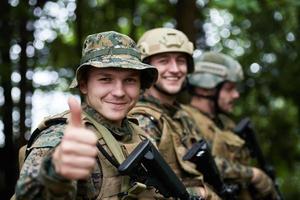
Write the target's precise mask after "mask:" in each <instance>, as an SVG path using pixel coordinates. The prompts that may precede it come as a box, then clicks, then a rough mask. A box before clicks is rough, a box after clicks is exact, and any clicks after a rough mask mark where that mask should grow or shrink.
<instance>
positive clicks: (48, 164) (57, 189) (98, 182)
mask: <svg viewBox="0 0 300 200" xmlns="http://www.w3.org/2000/svg"><path fill="white" fill-rule="evenodd" d="M83 110H84V111H85V112H86V113H88V114H89V116H92V117H93V118H94V119H95V120H96V121H97V122H99V123H100V124H102V125H103V126H104V127H106V128H107V129H108V130H109V131H110V132H111V133H112V134H113V136H114V137H115V138H116V139H117V141H118V142H126V141H128V142H130V141H131V138H132V136H133V134H134V133H133V129H132V128H131V126H130V123H129V121H128V120H127V119H124V121H123V124H122V127H121V128H119V127H116V126H114V125H112V124H111V123H109V122H107V121H105V120H104V119H103V117H102V116H100V115H99V114H98V113H97V112H96V111H95V110H94V109H92V108H90V107H88V106H84V107H83ZM65 127H66V124H65V123H62V124H54V125H51V126H50V127H48V128H46V129H45V130H43V131H42V132H41V134H40V135H39V137H38V138H37V139H36V140H35V142H34V143H33V145H32V147H31V151H30V153H29V155H28V157H27V158H26V160H25V162H24V164H23V167H22V169H21V172H20V177H19V180H18V181H17V185H16V199H26V200H30V199H96V198H97V197H98V195H99V192H100V190H101V186H102V180H103V179H102V177H103V174H104V173H103V171H102V169H103V168H102V166H101V163H102V162H100V160H99V158H101V157H100V156H98V160H97V164H96V166H95V168H94V170H93V171H92V173H91V175H90V177H89V178H87V179H86V180H78V181H71V180H67V179H65V178H64V177H62V176H60V175H59V174H57V173H56V172H55V169H54V165H53V163H52V154H53V152H54V149H55V148H56V146H57V145H58V144H59V143H60V141H61V139H62V136H63V132H64V129H65ZM88 128H91V129H92V130H93V131H95V129H93V127H89V126H88ZM99 143H100V144H101V145H104V144H103V141H100V140H99ZM104 148H105V149H106V150H107V146H104ZM108 153H110V151H109V150H108ZM99 154H100V153H99ZM101 155H102V154H101ZM111 156H113V155H111ZM102 157H103V156H102ZM114 184H116V183H114ZM101 199H102V198H101Z"/></svg>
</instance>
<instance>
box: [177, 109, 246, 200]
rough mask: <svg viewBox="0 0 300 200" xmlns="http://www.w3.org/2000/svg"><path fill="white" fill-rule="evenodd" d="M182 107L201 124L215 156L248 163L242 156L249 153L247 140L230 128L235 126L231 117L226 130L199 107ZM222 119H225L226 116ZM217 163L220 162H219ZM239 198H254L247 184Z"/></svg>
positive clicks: (202, 131) (201, 131)
mask: <svg viewBox="0 0 300 200" xmlns="http://www.w3.org/2000/svg"><path fill="white" fill-rule="evenodd" d="M182 107H183V109H184V110H185V111H186V112H187V113H189V114H190V116H191V117H192V118H193V119H194V121H195V122H196V124H197V125H198V126H199V129H200V133H201V135H202V136H203V137H204V139H205V140H206V141H207V142H208V143H209V144H210V146H211V148H212V154H213V156H215V157H221V158H225V159H227V160H231V161H237V162H238V163H242V164H246V162H248V158H246V156H244V157H243V156H242V155H244V154H247V152H246V151H245V148H244V147H245V141H244V140H243V139H241V138H240V137H238V136H237V135H235V134H234V133H232V132H231V131H229V130H228V129H229V127H231V128H233V127H234V123H233V121H231V120H228V119H229V118H227V120H226V122H228V123H226V124H227V126H226V125H225V127H227V129H226V131H225V130H220V129H219V128H218V127H217V126H216V124H215V122H214V121H213V120H212V119H210V118H209V117H208V116H206V115H205V114H203V113H201V112H200V111H199V110H198V109H196V108H194V107H192V106H189V105H184V106H182ZM222 119H224V120H225V118H222ZM222 122H225V121H222ZM230 130H232V129H230ZM242 158H243V159H242ZM217 163H218V164H219V162H217ZM218 167H219V170H222V169H221V168H222V167H220V166H218ZM225 178H226V177H225ZM238 199H243V200H251V199H252V198H251V196H250V193H249V191H248V190H247V185H245V186H244V185H242V189H241V191H240V193H239V195H238Z"/></svg>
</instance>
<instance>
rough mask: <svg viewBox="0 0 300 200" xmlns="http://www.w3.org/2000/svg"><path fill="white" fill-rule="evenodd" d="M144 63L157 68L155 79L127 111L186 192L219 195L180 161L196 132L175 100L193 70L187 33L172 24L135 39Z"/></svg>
mask: <svg viewBox="0 0 300 200" xmlns="http://www.w3.org/2000/svg"><path fill="white" fill-rule="evenodd" d="M138 47H139V48H140V50H141V53H142V60H143V62H144V63H147V64H151V65H153V66H155V67H156V68H157V69H158V72H159V75H158V80H157V82H156V83H155V84H154V85H153V86H152V87H151V88H150V89H149V90H147V91H146V92H145V93H144V94H143V95H142V96H141V98H140V100H139V102H138V103H137V105H136V106H135V107H134V108H133V110H132V111H131V112H130V115H131V116H133V117H135V118H136V119H138V121H139V125H140V127H142V129H144V130H145V132H146V133H147V134H148V135H149V136H150V137H151V138H152V141H153V142H154V143H155V144H156V145H157V147H158V149H159V151H160V153H161V154H162V155H163V157H164V158H165V159H166V161H167V162H168V164H169V165H170V166H171V167H172V169H173V170H174V171H175V173H176V174H177V175H178V176H179V177H180V178H181V179H182V180H183V182H184V184H185V185H186V186H187V187H188V190H189V192H190V193H192V194H194V195H198V196H202V197H204V198H205V199H219V197H218V196H216V195H215V194H214V193H213V192H212V191H211V190H209V188H208V187H207V186H206V185H205V184H203V181H202V174H201V173H199V172H198V171H197V170H195V167H194V165H191V163H188V161H183V160H182V157H183V156H184V155H185V153H186V152H187V150H188V149H189V148H190V147H191V145H192V144H193V143H194V142H196V141H198V140H199V139H200V138H199V136H198V135H199V134H198V130H197V128H196V126H195V124H194V122H193V121H192V120H191V119H190V118H189V116H188V115H187V113H186V112H184V111H183V110H182V109H181V105H180V104H179V103H178V102H177V101H176V98H177V94H178V92H179V91H180V90H181V88H182V86H183V84H184V83H185V80H186V75H187V73H191V72H193V70H194V64H193V59H192V54H193V44H192V43H191V42H190V41H189V40H188V38H187V36H186V35H185V34H184V33H182V32H181V31H178V30H176V29H172V28H156V29H152V30H149V31H147V32H145V33H144V34H143V36H142V37H141V38H140V40H139V41H138Z"/></svg>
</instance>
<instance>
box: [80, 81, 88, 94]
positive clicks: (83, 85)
mask: <svg viewBox="0 0 300 200" xmlns="http://www.w3.org/2000/svg"><path fill="white" fill-rule="evenodd" d="M78 85H79V86H78V88H79V90H80V92H81V93H82V94H84V95H85V94H87V81H86V80H80V81H79V83H78Z"/></svg>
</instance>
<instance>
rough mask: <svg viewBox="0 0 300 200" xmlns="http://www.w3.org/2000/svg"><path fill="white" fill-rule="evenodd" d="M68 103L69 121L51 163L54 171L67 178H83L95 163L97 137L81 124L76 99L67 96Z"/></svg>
mask: <svg viewBox="0 0 300 200" xmlns="http://www.w3.org/2000/svg"><path fill="white" fill-rule="evenodd" d="M68 104H69V107H70V114H71V116H70V121H69V124H68V125H67V127H66V129H65V131H64V136H63V138H62V140H61V143H60V144H59V145H58V146H57V147H56V149H55V150H54V153H53V164H54V168H55V171H56V173H58V174H59V175H61V176H63V177H65V178H67V179H69V180H78V179H84V178H87V177H88V176H89V174H90V173H91V171H92V170H93V168H94V166H95V164H96V155H97V152H98V150H97V147H96V143H97V137H96V135H95V134H94V133H93V132H92V131H90V130H88V129H86V128H85V127H84V125H83V124H82V120H81V107H80V104H79V103H78V102H77V101H76V99H75V98H69V100H68Z"/></svg>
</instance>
